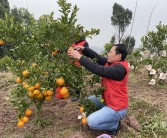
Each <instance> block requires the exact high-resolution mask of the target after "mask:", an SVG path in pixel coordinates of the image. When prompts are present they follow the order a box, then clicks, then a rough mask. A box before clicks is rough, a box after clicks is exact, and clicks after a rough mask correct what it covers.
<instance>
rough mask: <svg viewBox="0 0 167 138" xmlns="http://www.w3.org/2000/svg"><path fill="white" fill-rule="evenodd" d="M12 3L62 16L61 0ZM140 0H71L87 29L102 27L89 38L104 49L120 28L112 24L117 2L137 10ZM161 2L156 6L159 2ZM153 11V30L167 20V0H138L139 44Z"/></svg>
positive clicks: (36, 13)
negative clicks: (59, 5)
mask: <svg viewBox="0 0 167 138" xmlns="http://www.w3.org/2000/svg"><path fill="white" fill-rule="evenodd" d="M8 1H9V4H10V7H11V8H13V6H16V7H17V8H20V7H24V8H28V10H29V12H30V13H32V14H33V15H34V17H35V18H38V17H39V16H41V15H43V14H50V13H51V12H52V11H53V12H54V13H55V14H54V16H55V18H58V17H59V16H60V12H59V11H58V10H59V9H60V8H59V7H58V4H57V0H8ZM136 1H137V0H67V2H68V3H71V4H72V5H73V6H74V5H75V4H76V5H77V6H78V7H79V9H80V10H79V11H78V14H77V19H78V23H79V24H81V25H83V26H84V27H85V29H87V30H89V29H91V28H96V29H100V34H99V35H97V36H93V38H92V39H87V41H88V43H89V45H90V47H92V49H98V50H102V49H103V47H104V44H105V43H107V42H109V41H110V39H111V37H112V35H114V34H116V33H117V31H116V30H115V29H114V27H113V26H111V16H112V8H113V4H114V3H115V2H116V3H118V4H120V5H122V6H123V7H124V8H128V9H129V10H132V12H133V13H134V10H135V5H136ZM156 4H157V6H156V7H155V5H156ZM154 7H155V10H154V11H153V14H152V18H151V22H150V25H149V30H156V28H155V27H156V25H157V24H158V23H159V22H160V21H161V22H162V23H163V24H167V17H166V13H167V0H138V6H137V11H136V15H135V21H134V25H133V29H132V36H134V38H135V39H136V47H139V46H140V45H141V41H140V38H141V37H142V36H143V35H145V34H146V30H147V26H148V22H149V18H150V16H151V11H152V10H153V8H154ZM130 30H131V25H130V26H129V27H128V29H127V31H126V33H125V35H129V34H130Z"/></svg>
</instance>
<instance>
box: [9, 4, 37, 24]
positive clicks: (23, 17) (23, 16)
mask: <svg viewBox="0 0 167 138" xmlns="http://www.w3.org/2000/svg"><path fill="white" fill-rule="evenodd" d="M11 15H12V16H13V17H14V21H15V22H16V21H17V22H20V23H24V24H26V25H27V24H29V22H30V21H31V18H34V17H33V15H32V14H30V13H29V11H28V10H27V9H25V8H19V9H18V8H16V7H15V8H13V9H11Z"/></svg>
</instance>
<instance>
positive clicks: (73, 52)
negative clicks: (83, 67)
mask: <svg viewBox="0 0 167 138" xmlns="http://www.w3.org/2000/svg"><path fill="white" fill-rule="evenodd" d="M67 54H68V55H69V56H70V57H72V58H75V59H78V60H79V59H80V58H81V56H82V55H81V54H80V53H79V52H78V51H77V50H74V49H72V48H69V49H68V51H67Z"/></svg>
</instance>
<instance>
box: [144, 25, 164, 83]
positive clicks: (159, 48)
mask: <svg viewBox="0 0 167 138" xmlns="http://www.w3.org/2000/svg"><path fill="white" fill-rule="evenodd" d="M156 28H157V31H150V32H148V34H147V35H146V36H143V37H142V39H141V40H142V44H143V46H142V50H148V51H150V55H149V57H148V58H146V59H145V60H144V61H143V62H144V64H146V65H147V66H146V67H147V70H148V75H149V76H151V79H152V80H151V81H150V83H149V84H151V85H155V84H156V82H157V81H158V82H160V83H161V82H162V83H161V84H163V83H164V82H165V79H166V78H167V62H166V61H167V43H166V40H167V35H166V34H167V25H163V24H161V23H159V25H157V26H156Z"/></svg>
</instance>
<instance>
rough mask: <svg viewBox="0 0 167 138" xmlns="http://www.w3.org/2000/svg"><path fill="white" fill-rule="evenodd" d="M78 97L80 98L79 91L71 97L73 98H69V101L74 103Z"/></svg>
mask: <svg viewBox="0 0 167 138" xmlns="http://www.w3.org/2000/svg"><path fill="white" fill-rule="evenodd" d="M79 97H80V91H79V90H76V92H75V96H73V97H72V98H71V101H72V102H75V101H77V100H78V99H79Z"/></svg>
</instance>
